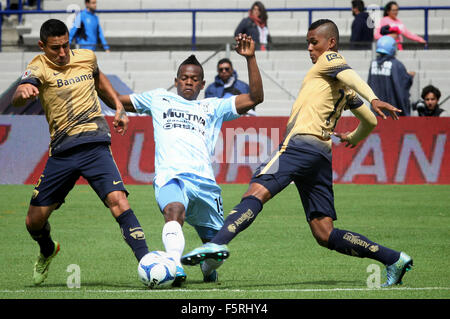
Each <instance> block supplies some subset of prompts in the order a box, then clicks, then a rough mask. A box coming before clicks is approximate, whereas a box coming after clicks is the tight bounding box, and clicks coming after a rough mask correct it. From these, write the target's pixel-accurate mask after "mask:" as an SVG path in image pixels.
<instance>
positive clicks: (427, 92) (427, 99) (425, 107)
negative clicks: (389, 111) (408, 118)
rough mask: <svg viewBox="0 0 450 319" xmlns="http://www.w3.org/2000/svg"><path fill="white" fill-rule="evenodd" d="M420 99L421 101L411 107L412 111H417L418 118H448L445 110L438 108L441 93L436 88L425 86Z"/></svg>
mask: <svg viewBox="0 0 450 319" xmlns="http://www.w3.org/2000/svg"><path fill="white" fill-rule="evenodd" d="M421 97H422V100H419V101H417V102H416V103H414V105H413V109H414V110H417V115H418V116H441V117H444V116H450V115H449V114H448V112H447V111H446V110H444V109H441V108H440V107H439V99H440V98H441V91H439V89H438V88H437V87H435V86H433V85H427V86H426V87H424V88H423V89H422V95H421Z"/></svg>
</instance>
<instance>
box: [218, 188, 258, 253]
mask: <svg viewBox="0 0 450 319" xmlns="http://www.w3.org/2000/svg"><path fill="white" fill-rule="evenodd" d="M262 208H263V204H262V203H261V201H260V200H259V199H258V198H256V197H255V196H247V197H244V198H243V199H242V200H241V202H240V203H239V204H238V205H236V206H235V207H234V208H233V210H232V211H231V212H230V213H229V214H228V217H227V218H226V219H225V222H224V224H223V226H222V228H221V229H220V230H219V231H218V233H217V234H216V236H214V238H213V239H212V240H211V242H212V243H214V244H218V245H222V244H228V243H229V242H230V241H231V240H232V239H233V238H234V237H236V235H237V234H239V233H240V232H241V231H243V230H244V229H246V228H247V227H248V226H250V224H251V223H253V221H254V220H255V218H256V216H258V214H259V212H260V211H261V210H262Z"/></svg>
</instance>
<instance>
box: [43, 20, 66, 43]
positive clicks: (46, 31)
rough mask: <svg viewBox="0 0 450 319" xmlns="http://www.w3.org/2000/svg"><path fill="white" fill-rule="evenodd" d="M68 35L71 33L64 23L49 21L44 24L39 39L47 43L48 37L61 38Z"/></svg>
mask: <svg viewBox="0 0 450 319" xmlns="http://www.w3.org/2000/svg"><path fill="white" fill-rule="evenodd" d="M66 33H69V30H68V29H67V26H66V25H65V24H64V22H62V21H60V20H57V19H49V20H47V21H45V22H44V23H43V24H42V26H41V30H40V34H39V37H40V40H41V41H42V42H44V43H47V39H48V37H60V36H63V35H65V34H66Z"/></svg>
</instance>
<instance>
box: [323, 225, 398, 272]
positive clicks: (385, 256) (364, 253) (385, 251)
mask: <svg viewBox="0 0 450 319" xmlns="http://www.w3.org/2000/svg"><path fill="white" fill-rule="evenodd" d="M328 248H329V249H331V250H336V251H337V252H340V253H341V254H345V255H349V256H355V257H360V258H364V257H368V258H371V259H375V260H377V261H379V262H381V263H383V264H385V265H392V264H393V263H395V262H396V261H397V260H398V259H399V257H400V252H398V251H395V250H392V249H390V248H387V247H384V246H381V245H378V244H377V243H375V242H373V241H371V240H369V239H368V238H366V237H364V236H363V235H360V234H357V233H354V232H350V231H347V230H341V229H337V228H334V229H333V230H332V231H331V234H330V238H329V239H328Z"/></svg>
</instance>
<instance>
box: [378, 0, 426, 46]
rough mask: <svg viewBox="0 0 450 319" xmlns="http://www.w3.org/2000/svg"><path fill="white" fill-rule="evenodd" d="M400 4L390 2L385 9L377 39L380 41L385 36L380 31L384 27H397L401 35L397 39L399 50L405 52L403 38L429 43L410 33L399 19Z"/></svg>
mask: <svg viewBox="0 0 450 319" xmlns="http://www.w3.org/2000/svg"><path fill="white" fill-rule="evenodd" d="M398 9H399V7H398V4H397V2H395V1H391V2H388V3H387V4H386V6H385V7H384V17H383V18H382V19H381V21H380V25H378V26H377V28H376V29H375V39H376V40H378V39H380V38H381V37H382V36H383V35H382V34H381V33H380V30H381V28H382V27H383V26H385V25H387V24H388V25H389V26H390V27H397V28H398V29H399V30H400V34H399V36H398V38H397V40H396V41H397V49H398V50H403V45H402V43H403V36H405V37H407V38H408V39H410V40H413V41H416V42H420V43H423V44H426V43H427V42H426V41H425V40H424V39H423V38H422V37H420V36H418V35H417V34H415V33H412V32H411V31H409V30H408V29H407V28H406V26H405V25H404V24H403V22H402V21H401V20H400V19H398V18H397V15H398Z"/></svg>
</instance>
